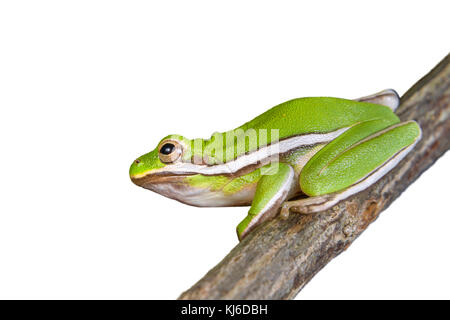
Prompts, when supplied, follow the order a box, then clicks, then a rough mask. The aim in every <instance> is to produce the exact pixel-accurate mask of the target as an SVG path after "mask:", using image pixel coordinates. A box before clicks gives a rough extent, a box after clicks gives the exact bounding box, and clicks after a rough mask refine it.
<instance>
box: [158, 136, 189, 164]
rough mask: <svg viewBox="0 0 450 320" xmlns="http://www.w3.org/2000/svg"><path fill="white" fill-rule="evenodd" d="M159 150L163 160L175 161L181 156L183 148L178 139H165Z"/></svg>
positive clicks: (160, 157)
mask: <svg viewBox="0 0 450 320" xmlns="http://www.w3.org/2000/svg"><path fill="white" fill-rule="evenodd" d="M158 151H159V159H160V160H161V162H164V163H173V162H175V161H177V160H178V159H179V158H180V156H181V154H182V153H183V148H182V146H181V144H180V143H179V142H178V141H176V140H165V141H163V142H161V144H160V145H159V148H158Z"/></svg>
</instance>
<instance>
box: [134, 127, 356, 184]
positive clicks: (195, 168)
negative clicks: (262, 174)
mask: <svg viewBox="0 0 450 320" xmlns="http://www.w3.org/2000/svg"><path fill="white" fill-rule="evenodd" d="M349 128H350V127H346V128H341V129H338V130H335V131H332V132H328V133H312V134H305V135H298V136H294V137H291V138H287V139H283V140H280V141H279V142H277V143H274V144H271V145H267V146H265V147H263V148H261V149H259V150H256V151H254V152H250V153H249V154H245V155H242V156H239V157H238V158H236V159H235V160H233V161H230V162H227V163H223V164H217V165H212V166H208V165H197V164H193V163H185V162H177V163H174V164H171V165H167V166H165V167H164V168H161V169H156V170H152V171H150V172H148V173H144V174H142V175H139V176H136V178H141V177H144V176H146V175H147V174H157V173H158V172H163V173H165V174H167V173H169V174H174V175H186V174H202V175H205V176H209V175H220V174H224V175H227V174H228V175H229V174H233V173H236V172H238V171H239V170H241V169H243V168H245V167H247V166H251V165H256V164H258V163H261V166H263V165H266V164H268V163H270V161H271V159H272V157H273V156H276V155H278V154H282V153H285V152H288V151H291V150H294V149H298V148H301V147H302V146H310V145H315V144H319V143H326V142H329V141H332V140H334V139H336V138H337V137H338V136H340V135H341V134H342V133H344V132H345V131H347V130H348V129H349Z"/></svg>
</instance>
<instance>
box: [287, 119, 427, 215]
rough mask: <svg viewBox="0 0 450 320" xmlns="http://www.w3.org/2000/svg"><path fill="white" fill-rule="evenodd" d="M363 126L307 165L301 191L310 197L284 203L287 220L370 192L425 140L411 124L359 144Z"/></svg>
mask: <svg viewBox="0 0 450 320" xmlns="http://www.w3.org/2000/svg"><path fill="white" fill-rule="evenodd" d="M361 125H364V124H360V125H356V126H355V127H353V128H352V129H350V130H349V131H347V132H346V133H344V134H343V135H342V137H339V138H338V139H336V140H334V141H332V142H330V143H329V144H328V145H327V146H325V147H324V148H323V149H322V150H320V151H319V152H318V153H317V154H316V155H314V157H312V158H311V160H310V161H309V162H308V163H307V164H306V165H305V167H304V168H303V170H302V172H301V173H300V179H299V180H300V188H301V189H302V191H303V192H304V193H305V194H307V195H308V196H310V198H306V199H301V200H296V201H289V202H286V203H284V204H283V206H282V209H281V216H282V217H283V218H286V217H287V216H288V215H289V211H290V210H291V211H293V212H300V213H305V214H308V213H313V212H318V211H323V210H326V209H328V208H330V207H332V206H333V205H335V204H336V203H338V202H339V201H341V200H343V199H345V198H348V197H349V196H351V195H353V194H355V193H358V192H360V191H362V190H364V189H366V188H367V187H369V186H370V185H372V184H374V183H375V182H376V181H378V180H379V179H380V178H381V177H383V176H384V175H385V174H386V173H387V172H389V171H390V170H391V169H392V168H394V167H395V166H396V165H397V164H398V163H399V162H400V161H401V160H402V159H403V158H404V157H405V156H406V155H407V154H408V153H409V152H410V151H411V149H412V148H413V147H414V145H415V144H416V143H417V142H418V141H419V139H420V137H421V130H420V127H419V125H418V124H417V123H416V122H414V121H408V122H403V123H398V124H395V125H392V126H390V127H387V128H385V129H383V130H381V131H375V132H373V133H372V134H370V135H368V136H367V137H365V138H362V139H361V140H359V141H355V138H358V131H361V128H360V127H361ZM358 127H359V128H358ZM366 129H367V128H366ZM373 129H374V128H372V130H373ZM363 131H366V132H368V131H367V130H363Z"/></svg>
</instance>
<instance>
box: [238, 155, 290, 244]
mask: <svg viewBox="0 0 450 320" xmlns="http://www.w3.org/2000/svg"><path fill="white" fill-rule="evenodd" d="M276 165H278V170H275V171H272V173H273V174H270V175H263V176H262V177H261V179H260V180H259V181H258V185H257V186H256V192H255V196H254V198H253V201H252V205H251V207H250V210H249V211H248V215H247V217H246V218H245V219H244V220H242V221H241V223H239V225H238V226H237V228H236V231H237V234H238V237H239V240H242V239H243V238H244V237H245V236H246V235H247V234H248V233H249V232H250V231H251V230H253V229H254V228H255V227H256V226H258V225H259V224H261V223H262V222H264V221H266V220H268V219H270V218H273V217H274V216H275V215H276V214H277V213H278V211H279V209H280V207H281V205H282V203H283V202H284V201H285V200H286V199H287V198H288V196H289V195H291V194H292V193H293V192H295V189H296V179H295V174H294V169H293V168H292V167H291V166H289V165H287V164H284V163H277V164H276ZM275 167H276V166H275Z"/></svg>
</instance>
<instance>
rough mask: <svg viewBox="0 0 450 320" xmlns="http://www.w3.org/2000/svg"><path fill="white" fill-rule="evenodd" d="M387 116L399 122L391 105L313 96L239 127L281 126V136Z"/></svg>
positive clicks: (318, 130) (279, 108)
mask: <svg viewBox="0 0 450 320" xmlns="http://www.w3.org/2000/svg"><path fill="white" fill-rule="evenodd" d="M380 118H385V119H387V120H388V119H389V120H393V121H394V122H398V121H399V119H398V117H397V116H396V115H395V114H394V112H392V110H391V109H390V108H389V107H386V106H383V105H378V104H373V103H367V102H358V101H354V100H347V99H340V98H329V97H311V98H298V99H294V100H290V101H286V102H284V103H282V104H279V105H277V106H275V107H273V108H271V109H269V110H267V111H266V112H264V113H263V114H261V115H259V116H257V117H256V118H254V119H253V120H251V121H249V122H247V123H245V124H244V125H242V126H241V127H239V128H238V129H243V130H247V129H255V130H258V129H268V130H270V129H279V138H280V139H283V138H286V137H290V136H293V135H300V134H306V133H313V132H317V133H324V132H331V131H335V130H338V129H340V128H345V127H349V126H352V125H354V124H355V123H358V122H361V121H366V120H372V119H380Z"/></svg>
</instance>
